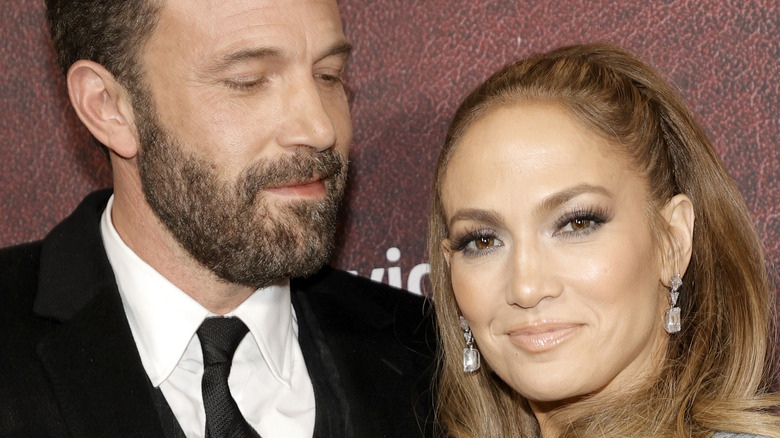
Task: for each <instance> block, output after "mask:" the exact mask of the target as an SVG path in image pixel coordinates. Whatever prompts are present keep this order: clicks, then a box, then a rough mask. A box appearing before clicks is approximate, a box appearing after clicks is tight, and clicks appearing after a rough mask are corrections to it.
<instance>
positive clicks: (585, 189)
mask: <svg viewBox="0 0 780 438" xmlns="http://www.w3.org/2000/svg"><path fill="white" fill-rule="evenodd" d="M584 193H596V194H600V195H604V196H609V197H612V196H614V195H613V194H612V192H610V191H609V190H608V189H607V188H606V187H604V186H596V185H592V184H579V185H576V186H574V187H570V188H567V189H564V190H561V191H559V192H556V193H553V194H551V195H549V196H547V197H546V198H544V200H543V201H542V202H541V203H540V204H539V205H538V206H536V207H535V208H534V213H536V214H538V213H543V212H548V211H552V210H555V209H556V208H558V207H560V206H561V205H563V204H565V203H567V202H569V201H570V200H572V199H574V198H576V197H577V196H580V195H582V194H584Z"/></svg>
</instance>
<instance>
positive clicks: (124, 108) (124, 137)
mask: <svg viewBox="0 0 780 438" xmlns="http://www.w3.org/2000/svg"><path fill="white" fill-rule="evenodd" d="M67 83H68V97H69V98H70V102H71V104H72V105H73V108H74V109H75V110H76V114H77V115H78V116H79V119H81V121H82V123H84V125H86V127H87V129H89V132H91V133H92V135H93V136H95V138H96V139H97V140H98V141H99V142H100V143H102V144H104V145H105V146H106V147H107V148H108V149H110V150H111V151H113V152H114V153H115V154H117V155H119V156H120V157H122V158H133V157H135V156H136V154H137V153H138V142H137V140H136V138H137V137H136V132H135V125H134V120H133V110H132V105H131V104H130V99H129V96H128V94H127V90H125V88H124V87H123V86H122V85H120V84H119V83H118V82H117V81H116V79H115V78H114V75H112V74H111V73H110V72H109V71H108V70H106V68H105V67H103V66H102V65H100V64H98V63H96V62H93V61H88V60H85V59H81V60H78V61H76V62H75V63H73V65H72V66H71V67H70V69H69V70H68V75H67Z"/></svg>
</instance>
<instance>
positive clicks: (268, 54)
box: [203, 42, 352, 74]
mask: <svg viewBox="0 0 780 438" xmlns="http://www.w3.org/2000/svg"><path fill="white" fill-rule="evenodd" d="M350 52H352V45H351V44H349V43H347V42H343V43H338V44H334V45H333V46H331V47H329V48H328V49H327V50H326V51H325V52H323V54H322V56H321V57H320V59H325V58H327V57H330V56H341V57H343V58H347V57H349V54H350ZM282 56H284V52H283V51H282V50H280V49H277V48H273V47H254V48H249V49H242V50H237V51H235V52H228V53H226V54H225V55H224V56H222V57H221V58H219V60H217V61H216V62H215V63H213V64H212V65H209V66H207V67H205V68H204V69H203V70H204V72H205V73H206V74H216V73H220V72H223V71H225V70H227V69H228V68H230V66H232V65H234V64H236V63H240V62H242V61H246V60H250V59H269V58H281V57H282Z"/></svg>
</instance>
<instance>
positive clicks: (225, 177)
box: [0, 0, 432, 438]
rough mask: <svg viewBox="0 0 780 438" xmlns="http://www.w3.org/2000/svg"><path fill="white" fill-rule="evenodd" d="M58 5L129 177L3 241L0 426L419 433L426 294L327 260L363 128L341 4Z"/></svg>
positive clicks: (69, 59) (52, 5) (96, 119)
mask: <svg viewBox="0 0 780 438" xmlns="http://www.w3.org/2000/svg"><path fill="white" fill-rule="evenodd" d="M47 8H48V17H49V21H50V26H51V30H52V35H53V39H54V43H55V48H56V49H57V51H58V55H59V59H60V62H61V64H62V66H63V69H64V70H65V71H66V74H67V84H68V92H69V96H70V100H71V102H72V104H73V107H74V108H75V110H76V113H77V114H78V116H79V118H80V119H81V120H82V121H83V123H84V124H85V125H86V126H87V128H88V129H89V130H90V132H91V133H92V135H93V136H94V138H95V139H96V140H97V141H98V142H99V143H100V144H101V145H102V146H104V147H105V149H106V151H107V153H108V154H109V157H110V160H111V166H112V169H113V179H114V188H113V193H112V192H110V191H100V192H96V193H93V194H91V195H90V196H88V197H87V198H86V199H85V200H84V201H83V202H82V204H81V205H80V206H79V207H78V208H77V209H76V211H75V212H74V213H73V214H72V215H71V216H70V217H69V218H67V219H66V220H65V221H63V222H62V223H61V224H59V225H58V226H57V227H56V228H55V229H54V230H52V232H51V233H50V234H49V235H48V236H47V237H46V238H45V239H44V240H43V241H41V242H34V243H31V244H26V245H21V246H18V247H14V248H9V249H5V250H2V251H0V266H2V271H0V436H34V437H44V436H73V437H121V436H132V437H139V436H141V437H163V436H168V437H180V436H187V437H203V436H210V437H212V438H216V437H219V436H263V437H265V438H272V437H310V436H318V437H319V436H323V437H326V436H327V437H348V436H354V437H380V436H403V437H407V436H420V435H423V434H424V433H425V432H424V431H423V430H424V429H425V427H424V426H425V424H426V422H427V421H429V420H430V418H429V414H428V413H427V412H426V410H427V408H428V407H429V406H430V404H431V402H430V394H426V393H425V389H426V388H427V387H429V386H430V380H429V379H430V365H431V362H432V355H431V353H430V343H431V341H432V339H431V338H430V333H431V327H432V326H431V321H430V319H429V317H427V316H426V315H427V308H426V304H425V303H424V302H423V301H422V300H420V299H418V298H416V297H414V296H413V295H411V294H407V293H404V292H401V291H397V290H393V289H390V288H388V287H384V286H381V285H378V284H375V283H371V282H369V281H367V280H363V279H359V278H358V277H353V276H350V275H349V274H345V273H342V272H338V271H335V270H333V269H330V268H327V267H326V268H322V266H323V264H324V263H325V261H326V260H327V257H328V255H329V252H330V250H331V248H332V246H333V235H334V227H335V222H336V216H337V210H338V204H339V201H340V199H341V197H342V194H343V191H344V185H345V179H346V168H347V164H346V163H347V152H348V149H349V144H350V141H351V126H350V118H349V109H348V106H347V99H346V96H345V91H344V87H343V84H342V80H341V77H342V72H343V70H344V66H345V62H346V59H347V57H348V55H349V50H350V46H349V44H348V43H347V41H346V39H345V37H344V34H343V31H342V26H341V23H340V19H339V14H338V8H337V5H336V4H335V2H334V1H332V0H228V1H216V0H166V1H158V0H138V1H133V2H126V1H123V0H113V1H111V0H103V1H100V2H98V1H96V0H76V1H74V0H49V1H48V3H47ZM420 408H422V409H420ZM235 430H240V431H241V432H240V433H239V432H235ZM233 433H237V435H232V434H233Z"/></svg>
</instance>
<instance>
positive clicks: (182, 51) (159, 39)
mask: <svg viewBox="0 0 780 438" xmlns="http://www.w3.org/2000/svg"><path fill="white" fill-rule="evenodd" d="M155 34H156V35H153V36H152V38H151V39H152V40H153V41H151V45H152V46H157V49H162V50H164V51H165V52H168V53H169V54H170V55H171V56H174V57H176V56H183V57H185V58H193V59H194V58H201V59H202V58H203V57H204V56H206V57H212V56H215V57H220V58H221V57H224V56H226V54H230V53H240V52H244V51H247V50H254V51H257V50H263V51H267V52H269V53H276V54H283V55H290V56H298V55H304V56H305V57H307V58H309V57H313V58H321V57H322V56H325V55H326V52H328V51H329V50H331V48H332V47H335V46H340V45H344V44H346V38H345V37H344V32H343V29H342V25H341V19H340V17H339V10H338V5H337V4H336V2H335V1H334V0H226V1H216V0H167V1H166V6H165V7H163V9H162V10H161V13H160V19H159V22H158V26H157V28H156V29H155ZM154 40H156V41H154ZM153 50H156V49H153ZM187 52H189V54H187Z"/></svg>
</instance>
